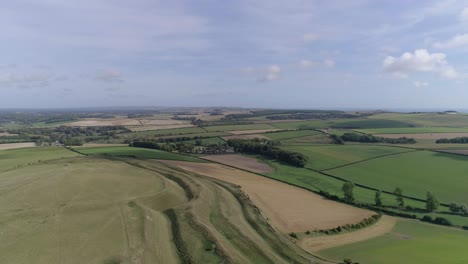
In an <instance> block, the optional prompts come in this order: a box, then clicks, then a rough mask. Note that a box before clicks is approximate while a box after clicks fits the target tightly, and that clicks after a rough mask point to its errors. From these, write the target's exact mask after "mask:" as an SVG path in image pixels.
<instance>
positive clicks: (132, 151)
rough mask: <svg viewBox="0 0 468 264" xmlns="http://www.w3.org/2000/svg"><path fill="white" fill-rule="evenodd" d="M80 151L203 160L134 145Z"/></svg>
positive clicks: (164, 158)
mask: <svg viewBox="0 0 468 264" xmlns="http://www.w3.org/2000/svg"><path fill="white" fill-rule="evenodd" d="M78 151H79V152H80V153H83V154H85V155H108V156H122V157H135V158H141V159H163V160H183V161H192V162H204V161H203V160H200V159H197V158H194V157H191V156H188V155H181V154H177V153H171V152H166V151H160V150H156V149H145V148H134V147H92V148H80V149H78Z"/></svg>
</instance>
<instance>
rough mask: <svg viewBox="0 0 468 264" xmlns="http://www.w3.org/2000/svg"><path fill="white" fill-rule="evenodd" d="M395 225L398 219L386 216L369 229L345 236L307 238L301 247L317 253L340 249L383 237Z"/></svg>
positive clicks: (301, 243) (301, 242)
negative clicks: (340, 247) (335, 248)
mask: <svg viewBox="0 0 468 264" xmlns="http://www.w3.org/2000/svg"><path fill="white" fill-rule="evenodd" d="M395 223H396V218H394V217H391V216H386V215H384V216H382V218H381V219H380V220H379V221H378V222H377V223H375V224H373V225H371V226H369V227H366V228H363V229H359V230H357V231H353V232H350V233H345V234H338V235H328V236H318V237H306V238H304V239H302V240H301V241H300V242H299V245H300V247H301V248H303V249H304V250H306V251H308V252H311V253H316V252H318V251H320V250H324V249H327V248H333V247H339V246H343V245H347V244H351V243H356V242H360V241H365V240H368V239H371V238H374V237H379V236H382V235H384V234H386V233H388V232H390V231H392V229H393V227H394V226H395Z"/></svg>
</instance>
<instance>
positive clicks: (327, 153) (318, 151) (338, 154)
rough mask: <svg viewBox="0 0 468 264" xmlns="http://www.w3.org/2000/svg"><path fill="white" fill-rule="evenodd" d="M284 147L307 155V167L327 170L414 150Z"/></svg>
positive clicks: (395, 148) (350, 146)
mask: <svg viewBox="0 0 468 264" xmlns="http://www.w3.org/2000/svg"><path fill="white" fill-rule="evenodd" d="M281 148H282V149H285V150H289V151H294V152H299V153H302V154H304V155H306V156H307V157H309V160H308V161H307V165H306V167H308V168H311V169H315V170H326V169H329V168H334V167H338V166H342V165H345V164H349V163H353V162H358V161H362V160H367V159H372V158H375V157H380V156H386V155H391V154H396V153H401V152H407V151H412V150H408V149H404V148H397V147H386V146H373V145H365V144H360V145H344V146H340V145H323V146H281Z"/></svg>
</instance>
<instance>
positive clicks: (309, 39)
mask: <svg viewBox="0 0 468 264" xmlns="http://www.w3.org/2000/svg"><path fill="white" fill-rule="evenodd" d="M302 39H303V40H304V41H305V42H314V41H316V40H318V39H319V37H318V36H317V35H316V34H313V33H305V34H304V35H302Z"/></svg>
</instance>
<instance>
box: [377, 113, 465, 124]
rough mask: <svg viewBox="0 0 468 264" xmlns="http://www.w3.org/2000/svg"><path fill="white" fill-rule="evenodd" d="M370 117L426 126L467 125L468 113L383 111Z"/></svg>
mask: <svg viewBox="0 0 468 264" xmlns="http://www.w3.org/2000/svg"><path fill="white" fill-rule="evenodd" d="M369 118H370V119H388V120H395V121H401V122H405V123H410V124H413V125H415V126H427V127H468V114H464V113H457V114H439V113H417V114H406V113H383V114H376V115H372V116H370V117H369Z"/></svg>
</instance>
